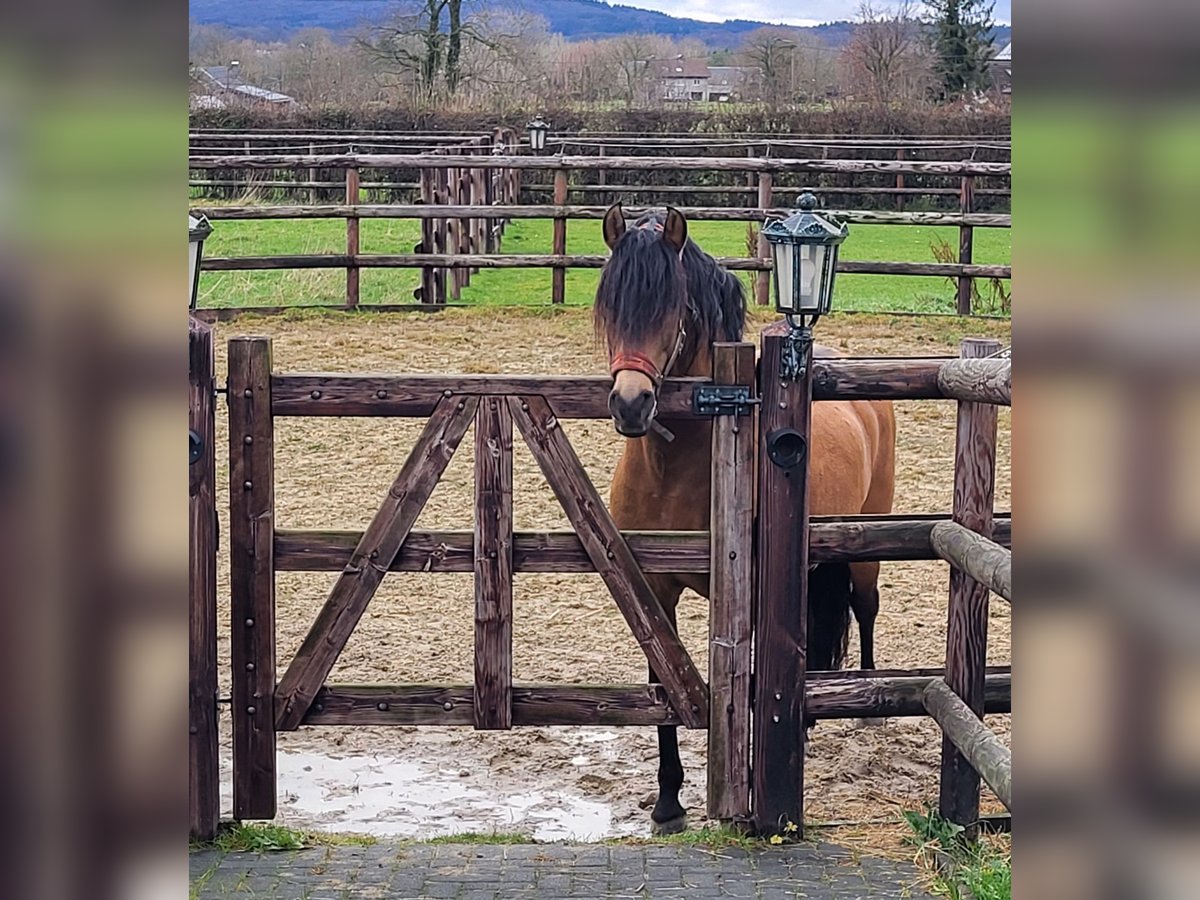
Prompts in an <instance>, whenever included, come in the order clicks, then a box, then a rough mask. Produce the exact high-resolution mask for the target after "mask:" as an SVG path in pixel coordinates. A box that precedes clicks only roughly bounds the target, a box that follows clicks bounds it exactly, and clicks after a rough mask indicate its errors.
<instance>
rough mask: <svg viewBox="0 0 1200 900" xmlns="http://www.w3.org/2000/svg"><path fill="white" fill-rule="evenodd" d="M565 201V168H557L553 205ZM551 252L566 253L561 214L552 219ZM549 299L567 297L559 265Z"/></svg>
mask: <svg viewBox="0 0 1200 900" xmlns="http://www.w3.org/2000/svg"><path fill="white" fill-rule="evenodd" d="M566 203H567V170H566V169H563V168H558V169H555V170H554V205H555V206H565V205H566ZM552 252H553V253H554V254H555V255H556V256H565V255H566V253H567V220H566V219H564V218H563V217H562V216H558V217H556V218H555V219H554V247H553V250H552ZM551 277H552V279H553V280H552V282H551V290H550V300H551V302H553V303H563V302H565V301H566V297H567V270H566V269H564V268H562V267H561V266H556V267H555V269H554V272H553V275H552V276H551Z"/></svg>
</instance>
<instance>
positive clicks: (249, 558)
mask: <svg viewBox="0 0 1200 900" xmlns="http://www.w3.org/2000/svg"><path fill="white" fill-rule="evenodd" d="M228 356H229V381H228V403H229V605H230V632H231V633H230V658H231V661H232V664H233V702H232V709H233V815H234V818H236V819H272V818H274V817H275V702H274V698H275V546H274V542H275V485H274V480H275V472H274V470H275V432H274V421H273V419H272V415H271V339H270V338H265V337H245V338H234V339H233V340H231V341H230V342H229V354H228Z"/></svg>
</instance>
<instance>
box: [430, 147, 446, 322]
mask: <svg viewBox="0 0 1200 900" xmlns="http://www.w3.org/2000/svg"><path fill="white" fill-rule="evenodd" d="M433 177H434V189H433V197H434V200H433V202H434V203H437V204H445V203H446V191H447V189H448V184H449V177H448V171H447V170H446V169H434V172H433ZM433 222H434V227H433V245H434V251H433V252H434V253H448V252H450V251H449V249H448V243H449V242H448V241H447V237H446V235H447V231H448V228H449V220H447V219H434V220H433ZM433 271H434V293H435V295H436V297H437V299H436V300H435V301H434V302H435V303H445V302H446V296H447V285H446V269H445V267H438V268H436V269H434V270H433Z"/></svg>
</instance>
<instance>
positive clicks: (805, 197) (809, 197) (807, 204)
mask: <svg viewBox="0 0 1200 900" xmlns="http://www.w3.org/2000/svg"><path fill="white" fill-rule="evenodd" d="M796 205H797V206H798V207H799V208H800V209H801V210H802V211H804V212H812V211H813V210H814V209H816V208H817V196H816V194H814V193H813V192H812V191H805V192H804V193H803V194H801V195H800V200H799V201H798V202H797V204H796Z"/></svg>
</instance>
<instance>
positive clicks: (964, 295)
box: [957, 175, 975, 316]
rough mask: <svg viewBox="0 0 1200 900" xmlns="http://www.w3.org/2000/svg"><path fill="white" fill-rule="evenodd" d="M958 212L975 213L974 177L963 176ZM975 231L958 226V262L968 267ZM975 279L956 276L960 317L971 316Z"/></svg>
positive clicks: (967, 227) (966, 276)
mask: <svg viewBox="0 0 1200 900" xmlns="http://www.w3.org/2000/svg"><path fill="white" fill-rule="evenodd" d="M958 205H959V210H960V211H961V212H962V213H963V215H966V214H967V213H972V212H974V211H975V176H974V175H964V176H963V177H962V187H961V189H960V191H959V197H958ZM974 242H975V229H974V228H972V227H971V226H970V225H960V226H958V261H959V262H960V263H962V264H963V265H967V266H969V265H970V264H971V258H972V255H973V246H974ZM974 286H975V279H974V277H973V276H971V275H959V276H958V309H957V312H958V314H959V315H960V316H969V315H970V314H971V294H972V289H973V288H974Z"/></svg>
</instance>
